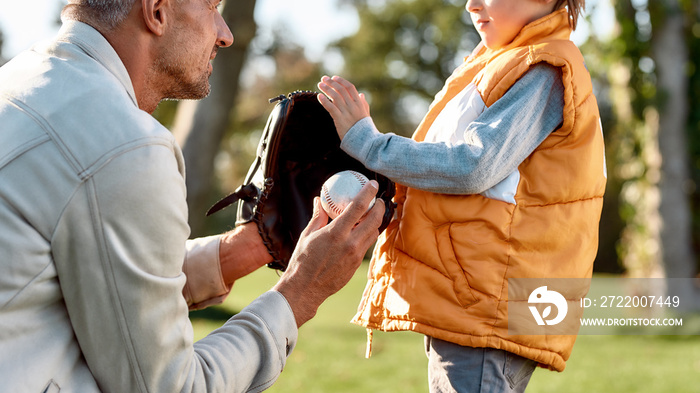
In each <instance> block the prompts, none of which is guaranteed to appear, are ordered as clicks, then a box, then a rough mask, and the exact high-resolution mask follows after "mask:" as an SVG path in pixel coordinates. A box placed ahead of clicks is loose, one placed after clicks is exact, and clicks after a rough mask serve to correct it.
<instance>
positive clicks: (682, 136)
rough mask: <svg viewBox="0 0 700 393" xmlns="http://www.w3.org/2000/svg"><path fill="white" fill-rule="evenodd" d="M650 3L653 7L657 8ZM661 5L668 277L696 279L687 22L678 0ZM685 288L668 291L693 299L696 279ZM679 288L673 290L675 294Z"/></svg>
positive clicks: (656, 47)
mask: <svg viewBox="0 0 700 393" xmlns="http://www.w3.org/2000/svg"><path fill="white" fill-rule="evenodd" d="M651 3H652V2H650V7H651V6H652V4H651ZM655 6H656V7H660V8H662V9H661V10H660V12H654V11H653V9H651V10H650V11H651V12H652V13H653V14H656V15H657V18H659V19H660V20H659V22H660V23H656V24H655V25H654V26H653V29H654V35H653V38H652V55H653V57H654V61H655V63H656V76H657V88H658V94H659V95H660V97H661V100H660V105H659V134H658V135H659V150H660V152H661V157H662V163H661V178H660V182H659V187H660V190H661V203H660V206H659V212H660V215H661V220H662V228H661V251H662V263H663V266H664V270H665V273H666V277H669V278H691V277H694V276H695V274H696V272H695V255H694V253H693V249H692V235H691V231H692V221H691V220H692V213H691V210H690V203H689V190H688V184H689V182H690V168H689V154H688V147H687V146H688V142H687V137H686V125H687V121H688V114H689V112H688V111H689V103H688V88H687V86H688V81H689V80H688V74H687V72H686V67H687V64H688V60H689V59H688V56H689V55H688V46H687V42H686V39H685V32H684V28H685V26H686V20H685V16H684V14H683V12H682V11H681V8H680V4H679V1H678V0H663V1H659V2H658V3H656V4H655ZM686 281H687V283H688V285H684V286H682V287H680V288H679V287H678V286H677V285H676V286H669V288H668V290H669V294H672V295H679V296H681V299H682V302H683V303H685V304H686V305H690V304H691V303H695V302H694V300H695V299H694V296H695V295H696V294H695V293H694V292H695V290H694V287H693V286H692V285H691V284H690V283H691V280H683V282H686ZM672 292H674V293H672Z"/></svg>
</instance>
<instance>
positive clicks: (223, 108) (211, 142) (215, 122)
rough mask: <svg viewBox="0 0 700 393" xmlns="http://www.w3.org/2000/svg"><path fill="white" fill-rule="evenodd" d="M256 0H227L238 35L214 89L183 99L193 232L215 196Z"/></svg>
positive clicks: (177, 129) (200, 230)
mask: <svg viewBox="0 0 700 393" xmlns="http://www.w3.org/2000/svg"><path fill="white" fill-rule="evenodd" d="M255 1H256V0H236V1H226V3H225V4H224V8H223V11H222V14H223V17H224V19H225V20H226V23H227V24H228V26H229V27H230V29H231V32H232V33H233V36H234V42H233V45H232V46H231V47H229V48H223V49H221V50H220V51H219V53H218V55H217V57H216V60H215V61H214V71H213V73H212V75H211V78H210V82H211V86H212V89H211V94H210V95H209V97H207V98H205V99H203V100H200V101H182V102H180V104H179V105H178V109H177V114H176V117H175V123H174V125H173V134H174V135H175V137H176V138H177V140H178V142H179V143H180V146H182V148H183V154H184V157H185V165H186V167H187V177H186V183H187V195H188V196H187V202H188V206H189V222H190V227H191V228H192V235H193V236H203V235H205V233H204V232H205V220H204V219H205V217H204V213H205V212H206V210H207V208H208V206H209V204H211V202H212V199H216V198H215V197H214V198H212V192H211V190H212V184H213V178H214V159H215V157H216V154H217V152H218V151H219V145H220V144H221V140H222V139H223V136H224V134H225V132H226V129H227V127H228V124H229V114H230V113H231V110H232V108H233V106H234V103H235V100H236V96H237V95H238V91H239V76H240V73H241V70H242V68H243V65H244V63H245V59H246V52H247V49H248V45H249V44H250V42H251V41H252V39H253V37H255V32H256V28H257V26H256V24H255V20H254V18H253V11H254V10H255Z"/></svg>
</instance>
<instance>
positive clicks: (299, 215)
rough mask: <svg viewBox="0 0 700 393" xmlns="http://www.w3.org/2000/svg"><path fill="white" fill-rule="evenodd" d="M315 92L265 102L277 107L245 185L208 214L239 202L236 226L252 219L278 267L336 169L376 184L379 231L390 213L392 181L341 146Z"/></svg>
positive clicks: (283, 265) (286, 259)
mask: <svg viewBox="0 0 700 393" xmlns="http://www.w3.org/2000/svg"><path fill="white" fill-rule="evenodd" d="M316 96H317V93H315V92H310V91H296V92H293V93H290V94H288V95H287V96H284V95H280V96H279V97H276V98H273V99H271V100H270V103H275V102H276V105H275V107H274V108H273V110H272V113H271V114H270V116H269V118H268V120H267V125H266V126H265V130H264V132H263V135H262V137H261V138H260V144H259V146H258V152H257V157H256V158H255V160H254V162H253V164H252V165H251V167H250V170H249V171H248V175H247V176H246V179H245V182H244V184H243V185H242V186H240V187H239V188H238V189H237V190H236V191H235V192H233V193H232V194H230V195H229V196H227V197H225V198H223V199H222V200H220V201H219V202H217V203H216V204H215V205H214V206H212V207H211V209H209V211H208V212H207V215H211V214H213V213H215V212H217V211H219V210H221V209H223V208H225V207H227V206H229V205H231V204H233V203H236V202H238V212H237V216H236V225H241V224H244V223H248V222H255V223H256V224H257V227H258V232H259V233H260V236H261V237H262V239H263V242H264V243H265V246H267V249H268V251H269V253H270V255H272V257H273V259H274V260H273V262H271V263H270V264H268V266H269V267H270V268H273V269H279V270H282V271H284V270H285V269H286V268H287V264H288V263H289V259H290V258H291V256H292V252H293V251H294V247H295V246H296V244H297V241H298V240H299V236H300V235H301V232H302V231H303V230H304V228H306V226H307V224H308V223H309V220H311V217H312V213H313V199H314V197H316V196H318V195H320V192H321V186H322V185H323V183H324V182H325V181H326V180H327V179H328V178H329V177H331V176H332V175H333V174H335V173H336V172H340V171H343V170H354V171H357V172H360V173H363V174H364V175H365V176H367V177H368V178H369V179H370V180H372V179H374V180H376V181H377V182H378V183H379V192H378V195H377V197H378V198H382V199H383V200H384V204H385V206H386V210H385V213H384V219H383V221H382V225H381V227H380V228H379V230H380V232H381V231H383V230H384V229H386V227H387V226H388V225H389V221H390V220H391V218H392V216H393V215H394V208H395V205H394V203H393V202H392V198H393V197H394V193H395V187H394V183H393V182H392V181H391V180H389V179H388V178H386V177H384V176H382V175H380V174H378V173H375V172H373V171H370V170H368V169H367V168H365V166H364V165H362V164H361V163H360V162H359V161H357V160H355V159H354V158H352V157H350V156H349V155H347V154H346V153H345V152H343V151H342V150H341V149H340V138H339V137H338V133H337V132H336V129H335V125H334V124H333V119H332V118H331V116H330V115H329V114H328V112H327V111H326V110H325V109H324V108H323V107H322V106H321V104H320V103H319V102H318V100H317V98H316Z"/></svg>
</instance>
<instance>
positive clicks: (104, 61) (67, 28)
mask: <svg viewBox="0 0 700 393" xmlns="http://www.w3.org/2000/svg"><path fill="white" fill-rule="evenodd" d="M56 41H58V42H66V43H69V44H73V45H76V46H77V47H79V48H80V49H81V50H82V51H83V52H85V54H87V55H88V56H90V57H91V58H93V59H94V60H95V61H97V62H98V63H100V64H101V65H102V66H103V67H105V68H106V69H107V70H109V72H110V73H112V74H113V75H114V76H115V77H116V78H117V79H118V80H119V81H120V82H121V84H122V85H123V86H124V89H126V92H127V93H128V94H129V97H130V98H131V100H132V101H133V102H134V105H136V106H138V102H137V100H136V93H135V92H134V86H133V84H132V83H131V77H130V76H129V72H128V71H127V70H126V67H125V66H124V63H122V60H121V58H120V57H119V55H118V54H117V52H116V51H115V50H114V48H112V45H110V43H109V41H107V39H106V38H105V37H104V36H103V35H102V34H100V32H99V31H97V30H96V29H95V28H94V27H92V26H90V25H88V24H86V23H83V22H79V21H75V20H69V21H65V22H63V26H61V29H60V30H59V32H58V37H57V39H56Z"/></svg>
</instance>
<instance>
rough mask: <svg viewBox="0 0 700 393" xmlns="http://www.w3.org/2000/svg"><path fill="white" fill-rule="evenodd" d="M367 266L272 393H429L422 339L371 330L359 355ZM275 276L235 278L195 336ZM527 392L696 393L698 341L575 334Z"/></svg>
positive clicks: (321, 317) (306, 336)
mask: <svg viewBox="0 0 700 393" xmlns="http://www.w3.org/2000/svg"><path fill="white" fill-rule="evenodd" d="M366 269H367V265H366V264H365V265H363V266H362V267H361V268H360V270H359V271H358V273H357V274H356V275H355V277H354V278H353V279H352V281H351V282H350V283H349V284H348V286H347V287H345V288H344V289H343V290H341V291H340V292H339V293H338V294H336V295H335V296H334V297H332V298H330V299H329V300H328V301H326V303H324V304H323V306H321V308H320V310H319V312H318V314H317V315H316V318H314V319H313V320H312V321H310V322H309V323H307V324H306V325H304V326H303V327H302V328H301V330H300V332H299V343H298V345H297V347H296V349H295V350H294V352H293V353H292V355H291V357H290V358H289V360H288V362H287V367H286V368H285V370H284V372H283V373H282V375H281V376H280V378H279V380H278V381H277V383H276V384H275V385H274V386H273V387H272V388H271V389H269V390H268V391H269V392H285V393H294V392H304V393H314V392H332V393H341V392H400V393H410V392H427V375H426V366H427V359H426V357H425V353H424V352H423V338H422V336H420V335H418V334H415V333H410V332H398V333H384V332H375V333H374V344H373V353H372V357H371V358H370V359H365V358H364V354H365V344H366V338H367V334H366V331H365V329H363V328H361V327H359V326H356V325H352V324H350V323H349V322H348V321H349V320H350V319H351V318H352V316H353V315H354V312H355V309H356V307H357V303H358V301H359V298H360V295H361V294H362V290H363V288H364V285H365V275H366ZM277 279H278V276H277V274H276V272H274V271H272V270H270V269H261V270H259V271H258V272H255V273H253V274H252V275H250V276H249V277H246V278H244V279H242V280H239V282H237V283H236V285H235V286H234V288H233V291H232V293H231V296H229V299H228V300H227V301H226V302H225V303H224V304H223V305H222V306H219V307H215V308H212V309H209V310H203V311H198V312H194V313H192V314H191V319H192V323H193V325H194V328H195V339H199V338H201V337H203V336H205V335H206V334H207V333H208V332H210V331H211V330H213V329H215V328H216V327H218V326H220V325H221V324H222V323H223V321H225V320H226V319H227V318H228V316H230V315H231V314H232V313H234V312H236V311H237V310H240V309H241V308H243V307H244V306H245V305H246V304H248V303H249V302H250V301H252V300H253V299H254V298H255V297H257V296H258V295H260V294H261V293H262V292H264V291H265V290H267V289H269V288H270V287H271V286H272V285H274V283H275V282H276V281H277ZM699 333H700V332H699ZM527 392H528V393H532V392H567V393H576V392H586V393H588V392H635V393H636V392H654V393H657V392H658V393H661V392H669V393H670V392H673V393H681V392H700V336H698V335H696V336H632V335H631V336H580V337H579V338H578V340H577V342H576V346H575V347H574V351H573V354H572V356H571V359H569V361H568V362H567V368H566V370H565V371H564V372H563V373H556V372H551V371H547V370H543V369H538V370H537V371H535V374H534V375H533V377H532V380H531V382H530V385H529V387H528V389H527Z"/></svg>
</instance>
